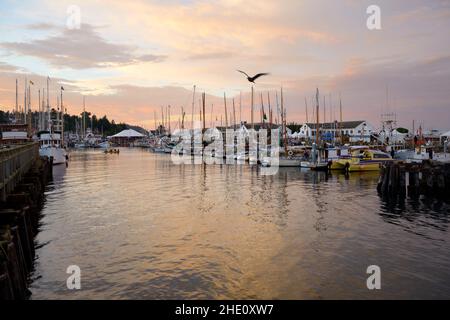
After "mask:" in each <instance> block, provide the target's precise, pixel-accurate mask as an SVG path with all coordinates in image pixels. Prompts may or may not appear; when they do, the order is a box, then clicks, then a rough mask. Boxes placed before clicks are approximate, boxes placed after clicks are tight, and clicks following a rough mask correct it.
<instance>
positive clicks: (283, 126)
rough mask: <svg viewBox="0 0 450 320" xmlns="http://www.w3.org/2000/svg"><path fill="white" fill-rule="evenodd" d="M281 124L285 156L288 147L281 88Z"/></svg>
mask: <svg viewBox="0 0 450 320" xmlns="http://www.w3.org/2000/svg"><path fill="white" fill-rule="evenodd" d="M281 123H282V128H283V140H284V152H285V155H286V156H287V153H288V145H287V132H286V131H287V129H286V112H285V110H284V99H283V87H281Z"/></svg>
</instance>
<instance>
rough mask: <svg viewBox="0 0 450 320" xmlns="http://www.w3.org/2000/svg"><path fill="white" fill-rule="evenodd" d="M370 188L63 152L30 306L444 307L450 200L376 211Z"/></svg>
mask: <svg viewBox="0 0 450 320" xmlns="http://www.w3.org/2000/svg"><path fill="white" fill-rule="evenodd" d="M377 179H378V173H355V174H350V175H349V176H345V175H343V174H340V173H332V174H331V175H329V174H326V173H324V172H311V171H308V170H302V169H297V168H280V169H279V171H278V173H277V174H276V175H273V176H264V175H261V172H260V169H259V168H258V167H257V166H249V165H248V164H244V165H206V166H203V165H175V164H173V163H172V161H171V158H170V155H167V154H155V153H152V152H150V151H148V150H145V149H121V151H120V154H104V153H102V152H101V151H72V152H71V153H70V162H69V165H68V167H67V168H66V167H64V166H55V167H54V181H53V183H52V184H50V185H49V186H48V187H47V190H46V196H45V203H44V207H43V209H42V219H41V225H40V232H39V234H38V236H37V238H36V242H37V243H36V244H37V251H36V254H37V256H36V261H35V269H34V272H33V273H32V275H31V279H30V281H31V285H30V291H31V292H32V295H31V299H49V298H51V299H254V298H257V299H336V298H342V299H352V298H355V299H368V298H370V299H382V298H385V299H394V298H412V299H416V298H425V299H428V298H438V299H439V298H448V297H450V254H449V252H450V232H449V223H450V219H449V216H450V204H449V203H446V202H442V201H439V200H436V199H429V198H421V199H419V200H411V199H406V200H405V201H404V202H398V203H390V202H387V201H384V200H383V199H381V198H380V197H379V195H378V194H377V191H376V183H377ZM71 265H76V266H79V268H80V270H81V289H80V290H69V289H68V288H67V286H66V280H67V278H68V277H69V276H70V274H67V273H66V270H67V268H68V267H69V266H71ZM370 265H377V266H379V267H380V269H381V289H380V290H369V289H368V288H367V285H366V280H367V278H368V277H369V274H367V268H368V266H370Z"/></svg>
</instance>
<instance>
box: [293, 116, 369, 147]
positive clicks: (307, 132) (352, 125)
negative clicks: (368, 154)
mask: <svg viewBox="0 0 450 320" xmlns="http://www.w3.org/2000/svg"><path fill="white" fill-rule="evenodd" d="M319 132H320V135H321V138H322V139H325V140H331V139H333V138H334V137H336V136H339V134H340V133H341V132H342V134H343V135H344V136H348V137H349V141H350V142H370V137H371V135H372V134H373V133H375V128H374V127H373V126H372V125H371V124H370V123H368V122H367V121H365V120H359V121H343V122H337V121H336V122H327V123H319ZM299 135H300V136H301V137H305V138H307V139H308V138H309V139H315V137H316V124H315V123H304V124H303V125H302V126H301V128H300V131H299Z"/></svg>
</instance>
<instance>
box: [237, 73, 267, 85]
mask: <svg viewBox="0 0 450 320" xmlns="http://www.w3.org/2000/svg"><path fill="white" fill-rule="evenodd" d="M237 71H238V72H240V73H243V74H245V75H246V76H247V80H248V81H250V82H252V83H255V80H256V79H258V78H259V77H262V76H267V75H269V73H258V74H257V75H254V76H253V77H250V76H249V75H248V74H246V73H245V72H244V71H241V70H237Z"/></svg>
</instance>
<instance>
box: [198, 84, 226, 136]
mask: <svg viewBox="0 0 450 320" xmlns="http://www.w3.org/2000/svg"><path fill="white" fill-rule="evenodd" d="M202 100H203V101H202V110H203V131H202V132H205V129H206V122H205V104H206V101H205V100H206V94H205V92H203V95H202ZM225 114H226V113H225Z"/></svg>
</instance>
